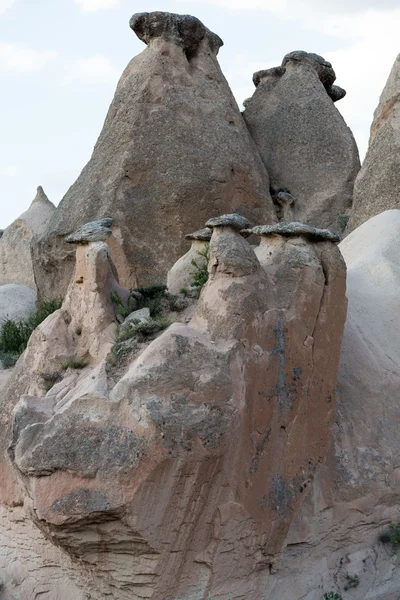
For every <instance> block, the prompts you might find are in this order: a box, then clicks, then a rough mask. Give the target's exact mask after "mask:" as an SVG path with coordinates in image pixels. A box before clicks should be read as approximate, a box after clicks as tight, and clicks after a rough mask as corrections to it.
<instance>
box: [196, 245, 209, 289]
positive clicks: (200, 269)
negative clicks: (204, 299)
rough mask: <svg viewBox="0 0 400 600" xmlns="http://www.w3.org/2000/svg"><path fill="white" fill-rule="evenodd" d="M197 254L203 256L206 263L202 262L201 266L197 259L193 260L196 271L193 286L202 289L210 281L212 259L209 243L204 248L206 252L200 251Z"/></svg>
mask: <svg viewBox="0 0 400 600" xmlns="http://www.w3.org/2000/svg"><path fill="white" fill-rule="evenodd" d="M197 254H198V255H199V256H202V257H203V258H204V259H205V260H204V263H203V261H202V262H201V264H199V263H198V262H197V260H196V259H194V258H193V259H192V265H193V266H194V269H195V270H194V273H193V279H194V280H193V283H192V285H194V286H195V287H197V288H199V289H202V287H203V286H204V285H205V284H206V283H207V281H208V261H209V258H210V244H209V243H208V242H207V243H206V244H205V246H204V250H198V251H197Z"/></svg>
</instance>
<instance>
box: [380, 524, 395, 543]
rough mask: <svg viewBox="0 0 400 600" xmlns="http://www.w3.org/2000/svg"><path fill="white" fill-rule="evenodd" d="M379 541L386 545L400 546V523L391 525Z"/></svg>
mask: <svg viewBox="0 0 400 600" xmlns="http://www.w3.org/2000/svg"><path fill="white" fill-rule="evenodd" d="M379 540H380V541H381V542H383V543H384V544H392V545H393V546H400V521H398V522H397V523H390V525H389V528H388V529H387V530H386V531H384V532H383V533H381V534H380V536H379Z"/></svg>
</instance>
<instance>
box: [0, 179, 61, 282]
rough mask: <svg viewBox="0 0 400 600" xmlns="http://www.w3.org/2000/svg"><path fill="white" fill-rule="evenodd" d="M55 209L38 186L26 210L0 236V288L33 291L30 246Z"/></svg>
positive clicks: (40, 233) (43, 228) (39, 234)
mask: <svg viewBox="0 0 400 600" xmlns="http://www.w3.org/2000/svg"><path fill="white" fill-rule="evenodd" d="M55 210H56V207H55V206H54V204H53V203H52V202H50V200H49V199H48V197H47V196H46V194H45V193H44V191H43V188H42V187H38V189H37V194H36V196H35V198H34V200H33V201H32V203H31V205H30V207H29V209H28V210H27V211H26V212H24V213H23V214H22V215H21V216H20V217H19V218H18V219H16V220H15V221H14V222H13V223H12V224H11V225H9V227H7V229H5V230H4V232H3V235H2V236H0V285H6V284H17V285H24V286H27V287H30V288H32V289H34V290H36V283H35V277H34V266H33V262H32V258H31V245H32V244H36V241H37V239H38V238H40V236H41V235H42V234H43V233H44V231H45V230H46V227H47V225H48V224H49V222H50V219H51V217H52V216H53V214H54V212H55Z"/></svg>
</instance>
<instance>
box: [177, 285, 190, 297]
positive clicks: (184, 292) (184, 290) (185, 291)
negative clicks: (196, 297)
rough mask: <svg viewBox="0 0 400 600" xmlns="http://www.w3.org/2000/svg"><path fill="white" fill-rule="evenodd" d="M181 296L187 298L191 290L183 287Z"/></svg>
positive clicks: (180, 291)
mask: <svg viewBox="0 0 400 600" xmlns="http://www.w3.org/2000/svg"><path fill="white" fill-rule="evenodd" d="M179 293H180V294H183V295H184V296H187V295H188V294H189V288H187V287H181V288H180V290H179Z"/></svg>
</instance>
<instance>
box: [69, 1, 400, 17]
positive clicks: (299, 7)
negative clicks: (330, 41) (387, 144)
mask: <svg viewBox="0 0 400 600" xmlns="http://www.w3.org/2000/svg"><path fill="white" fill-rule="evenodd" d="M75 1H77V0H75ZM83 1H84V0H83ZM178 1H179V2H182V3H194V2H196V3H199V2H200V3H203V4H212V5H214V6H215V5H218V6H222V7H223V8H229V9H231V10H243V11H249V10H265V11H269V12H275V13H282V16H286V17H287V18H289V19H291V18H296V19H297V18H299V19H301V18H302V16H304V15H309V14H310V11H313V12H315V13H316V14H319V15H321V14H323V13H325V14H333V15H335V14H336V15H337V14H343V13H365V12H367V11H368V10H374V9H376V10H393V9H395V8H397V7H398V5H399V4H398V0H322V1H321V0H178Z"/></svg>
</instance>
